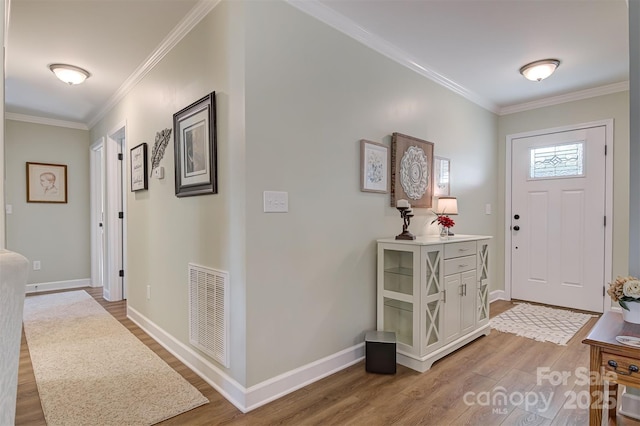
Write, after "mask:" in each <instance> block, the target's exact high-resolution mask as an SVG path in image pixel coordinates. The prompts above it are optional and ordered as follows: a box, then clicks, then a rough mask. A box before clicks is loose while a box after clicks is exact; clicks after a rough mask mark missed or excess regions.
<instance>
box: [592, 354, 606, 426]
mask: <svg viewBox="0 0 640 426" xmlns="http://www.w3.org/2000/svg"><path fill="white" fill-rule="evenodd" d="M601 364H602V353H601V352H600V348H598V347H595V346H591V354H590V357H589V370H590V373H591V378H590V379H591V380H590V381H589V395H590V405H589V426H601V425H602V402H603V399H604V395H603V392H604V384H603V381H602V375H601V374H600V365H601Z"/></svg>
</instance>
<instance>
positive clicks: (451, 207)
mask: <svg viewBox="0 0 640 426" xmlns="http://www.w3.org/2000/svg"><path fill="white" fill-rule="evenodd" d="M436 213H438V214H446V215H455V214H458V199H457V198H456V197H439V198H438V204H437V205H436Z"/></svg>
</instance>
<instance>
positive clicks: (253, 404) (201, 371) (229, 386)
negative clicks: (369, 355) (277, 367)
mask: <svg viewBox="0 0 640 426" xmlns="http://www.w3.org/2000/svg"><path fill="white" fill-rule="evenodd" d="M127 317H128V318H129V319H130V320H131V321H133V322H134V323H136V324H137V325H138V326H139V327H140V328H141V329H143V330H144V331H145V332H146V333H147V334H148V335H149V336H151V337H152V338H153V339H154V340H155V341H157V342H158V343H159V344H160V345H162V346H163V347H164V348H165V349H166V350H168V351H169V352H171V353H172V354H173V355H174V356H175V357H176V358H178V359H179V360H180V361H182V362H183V363H184V364H185V365H186V366H187V367H189V368H190V369H191V370H193V372H195V373H196V374H197V375H198V376H200V377H201V378H202V379H203V380H204V381H206V382H207V383H209V384H210V385H211V386H212V387H213V388H214V389H215V390H217V391H218V392H219V393H220V394H221V395H222V396H224V397H225V398H226V399H227V400H228V401H229V402H231V403H232V404H233V405H235V406H236V407H237V408H238V409H239V410H240V411H242V412H243V413H247V412H249V411H251V410H253V409H256V408H258V407H260V406H262V405H264V404H267V403H269V402H271V401H273V400H275V399H277V398H280V397H282V396H284V395H286V394H288V393H291V392H293V391H295V390H297V389H300V388H302V387H304V386H306V385H308V384H310V383H313V382H315V381H317V380H320V379H322V378H324V377H326V376H329V375H331V374H333V373H335V372H337V371H340V370H342V369H344V368H347V367H349V366H351V365H353V364H355V363H357V362H359V361H360V360H362V359H363V358H364V343H360V344H358V345H355V346H352V347H350V348H347V349H345V350H343V351H340V352H338V353H335V354H332V355H329V356H327V357H325V358H322V359H320V360H318V361H315V362H312V363H310V364H307V365H304V366H302V367H299V368H296V369H294V370H291V371H288V372H286V373H283V374H280V375H278V376H276V377H273V378H271V379H269V380H265V381H264V382H261V383H258V384H257V385H254V386H251V387H249V388H245V387H244V386H243V385H241V384H240V383H238V382H237V381H236V380H235V379H233V378H232V377H230V376H229V375H228V374H227V373H226V372H225V371H224V369H223V368H222V367H218V366H217V365H216V364H215V363H214V362H212V361H209V360H207V359H206V358H205V357H203V356H202V355H200V354H199V353H197V352H196V351H195V349H194V348H192V347H189V346H187V345H185V344H184V343H182V342H180V341H178V340H177V339H176V338H175V337H173V336H171V335H170V334H168V333H167V332H166V331H164V330H163V329H161V328H160V327H158V326H157V325H156V324H155V323H153V322H152V321H151V320H149V319H148V318H146V317H145V316H144V315H142V314H141V313H140V312H138V311H136V310H135V309H133V308H131V307H127Z"/></svg>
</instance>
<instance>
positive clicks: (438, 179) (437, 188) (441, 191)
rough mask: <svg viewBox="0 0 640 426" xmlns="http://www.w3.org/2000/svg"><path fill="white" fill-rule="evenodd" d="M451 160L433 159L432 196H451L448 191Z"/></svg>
mask: <svg viewBox="0 0 640 426" xmlns="http://www.w3.org/2000/svg"><path fill="white" fill-rule="evenodd" d="M450 167H451V160H449V159H448V158H444V157H433V180H434V182H433V195H434V196H435V197H439V196H441V195H451V194H450V192H451V190H450V189H449V176H450V174H449V172H450Z"/></svg>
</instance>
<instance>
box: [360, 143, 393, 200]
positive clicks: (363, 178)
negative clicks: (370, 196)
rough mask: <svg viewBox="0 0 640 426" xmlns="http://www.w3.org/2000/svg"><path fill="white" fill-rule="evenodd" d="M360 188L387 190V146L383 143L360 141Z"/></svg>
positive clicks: (384, 192) (376, 190) (369, 190)
mask: <svg viewBox="0 0 640 426" xmlns="http://www.w3.org/2000/svg"><path fill="white" fill-rule="evenodd" d="M360 190H361V191H364V192H380V193H383V194H386V193H387V192H389V148H387V147H386V146H385V145H383V144H381V143H377V142H371V141H367V140H364V139H363V140H361V141H360Z"/></svg>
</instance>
